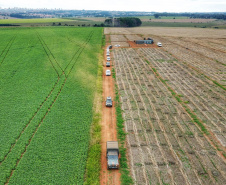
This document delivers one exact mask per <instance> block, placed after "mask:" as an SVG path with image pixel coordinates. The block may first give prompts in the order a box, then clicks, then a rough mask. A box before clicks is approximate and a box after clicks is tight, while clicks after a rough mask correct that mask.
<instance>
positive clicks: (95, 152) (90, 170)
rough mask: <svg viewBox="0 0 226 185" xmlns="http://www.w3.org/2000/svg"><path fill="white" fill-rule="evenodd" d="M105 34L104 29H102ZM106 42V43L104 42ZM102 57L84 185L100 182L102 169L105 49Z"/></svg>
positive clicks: (95, 184) (96, 184) (100, 59)
mask: <svg viewBox="0 0 226 185" xmlns="http://www.w3.org/2000/svg"><path fill="white" fill-rule="evenodd" d="M102 34H103V31H102ZM103 43H104V44H103ZM104 45H105V37H104V34H103V37H102V46H104ZM100 53H101V54H100V58H99V63H98V74H97V84H96V95H95V100H94V114H93V122H92V126H91V139H90V146H89V151H88V157H87V163H86V174H85V180H84V185H88V184H93V185H98V184H100V169H101V116H102V115H101V112H102V110H101V105H102V104H101V100H102V92H103V88H102V84H103V79H102V74H103V66H102V60H103V50H102V51H101V52H100Z"/></svg>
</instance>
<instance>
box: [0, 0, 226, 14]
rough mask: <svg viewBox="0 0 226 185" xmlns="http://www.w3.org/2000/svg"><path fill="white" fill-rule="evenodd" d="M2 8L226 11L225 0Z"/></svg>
mask: <svg viewBox="0 0 226 185" xmlns="http://www.w3.org/2000/svg"><path fill="white" fill-rule="evenodd" d="M0 7H2V8H9V7H10V8H13V7H20V8H49V9H51V8H53V9H54V8H57V9H58V8H61V9H76V10H81V9H85V10H118V11H157V12H225V11H226V1H225V0H155V1H154V0H112V1H107V0H81V1H75V0H5V1H4V2H1V3H0Z"/></svg>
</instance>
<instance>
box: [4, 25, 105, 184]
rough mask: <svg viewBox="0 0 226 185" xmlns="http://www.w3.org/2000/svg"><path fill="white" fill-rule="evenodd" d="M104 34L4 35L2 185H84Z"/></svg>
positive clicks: (8, 31) (42, 31)
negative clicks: (6, 184) (99, 58)
mask: <svg viewBox="0 0 226 185" xmlns="http://www.w3.org/2000/svg"><path fill="white" fill-rule="evenodd" d="M102 31H103V30H102V29H101V28H73V27H52V28H2V29H0V40H1V43H0V97H1V98H0V104H1V106H0V149H1V150H0V184H5V183H9V184H82V183H83V181H84V173H85V167H86V160H87V152H88V147H89V141H90V125H91V123H92V118H93V110H92V107H93V99H94V93H95V90H96V78H97V72H98V65H97V64H98V57H99V53H100V52H101V42H102Z"/></svg>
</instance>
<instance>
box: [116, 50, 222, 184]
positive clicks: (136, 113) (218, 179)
mask: <svg viewBox="0 0 226 185" xmlns="http://www.w3.org/2000/svg"><path fill="white" fill-rule="evenodd" d="M137 52H138V53H137ZM155 54H156V53H153V52H149V55H150V56H152V55H155ZM158 57H159V58H160V59H161V60H164V59H165V58H164V55H161V54H160V53H158ZM168 59H169V60H170V59H171V58H170V56H168ZM114 61H115V68H116V79H117V84H118V86H119V90H120V95H121V100H122V108H123V110H124V119H125V120H126V121H125V128H126V131H127V133H128V136H127V142H128V148H129V153H130V156H129V158H130V161H131V171H132V175H133V178H134V181H135V182H136V184H145V183H146V184H148V183H151V184H158V183H159V184H164V183H168V184H182V183H185V184H221V183H223V182H224V181H225V169H226V164H225V162H224V160H223V159H222V158H221V157H220V156H218V153H217V152H216V151H215V149H214V148H213V147H212V145H211V144H210V143H209V142H208V140H207V139H206V137H204V136H203V134H202V132H201V131H200V130H199V128H198V127H197V126H196V125H195V124H194V122H193V121H192V119H191V118H190V116H189V115H188V114H187V112H186V111H185V110H184V108H183V107H182V106H181V105H180V104H179V103H178V102H177V101H176V99H175V98H174V97H173V96H172V94H171V92H170V91H169V90H168V89H167V88H166V87H165V86H164V84H163V83H162V81H161V80H160V79H159V78H158V76H156V73H155V69H152V68H151V66H150V65H149V62H150V61H146V60H145V59H144V57H143V54H141V53H140V52H139V51H137V50H135V49H118V50H115V52H114Z"/></svg>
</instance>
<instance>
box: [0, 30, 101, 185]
mask: <svg viewBox="0 0 226 185" xmlns="http://www.w3.org/2000/svg"><path fill="white" fill-rule="evenodd" d="M59 29H61V28H59ZM24 30H26V29H24ZM49 30H51V29H49ZM99 30H100V29H88V30H86V32H84V36H85V38H84V37H83V38H84V39H83V38H82V39H83V41H82V42H83V43H82V44H80V46H79V47H78V46H77V49H75V50H74V51H72V52H73V53H71V55H70V57H71V59H69V60H68V61H67V63H68V65H64V66H65V67H64V68H63V67H62V65H60V64H59V63H58V62H59V60H58V58H59V55H58V54H56V52H55V51H54V50H53V49H52V48H50V47H52V46H50V47H49V40H47V39H46V38H45V39H44V37H43V35H44V34H46V33H47V34H49V33H51V32H45V31H46V30H44V29H41V30H40V29H37V30H32V29H31V30H30V32H31V33H33V34H34V35H36V38H35V37H33V38H35V39H36V40H37V42H36V43H37V44H38V47H39V48H42V52H43V53H45V55H43V56H44V57H46V59H47V60H46V61H48V62H49V64H48V65H49V67H50V66H52V70H53V71H55V72H54V75H55V80H56V81H55V82H54V83H53V86H52V88H51V91H49V92H48V95H47V96H46V98H45V99H43V101H42V103H41V104H40V105H39V107H38V109H37V110H36V111H35V112H34V114H33V116H31V118H30V120H29V122H27V124H25V125H24V127H23V129H22V131H21V132H20V133H19V135H18V137H17V138H16V140H15V142H14V144H12V145H11V148H10V149H9V152H8V153H7V154H6V155H5V156H4V158H3V160H2V161H1V164H0V165H1V166H0V168H1V170H0V171H1V173H0V181H1V183H9V184H10V183H16V182H23V178H21V177H22V176H21V175H19V174H20V173H21V172H22V173H26V174H27V175H28V174H29V172H31V170H27V165H29V164H28V163H29V161H31V160H34V158H33V157H32V159H31V160H27V158H29V157H30V156H31V154H32V153H33V151H35V150H37V148H39V149H40V145H38V147H37V146H36V147H34V144H35V143H37V141H39V140H40V136H41V135H42V133H43V129H44V128H45V127H46V126H47V127H49V126H50V125H49V126H48V124H47V123H48V122H49V123H50V120H49V119H50V117H51V119H52V120H54V119H55V118H54V117H53V115H54V113H57V110H56V108H57V107H58V106H59V102H61V103H62V97H65V95H66V94H65V91H66V90H67V89H68V85H69V84H71V83H72V82H73V81H72V74H73V76H74V75H77V76H78V77H79V75H80V76H81V75H83V74H81V72H78V71H77V69H78V68H79V67H80V66H82V65H81V60H82V58H83V60H84V59H85V61H87V57H84V56H85V55H84V50H85V51H89V50H90V46H91V45H92V44H94V45H96V46H97V50H98V48H100V44H101V39H99V37H101V34H100V32H99ZM26 31H27V30H26ZM47 31H48V30H47ZM51 31H52V30H51ZM54 31H58V30H57V29H56V30H54ZM67 31H68V32H67V33H70V34H73V32H70V31H72V29H71V30H67ZM75 31H78V30H75ZM78 32H79V31H78ZM87 33H88V34H87ZM94 35H95V36H94ZM20 37H21V36H20ZM18 39H20V38H18ZM57 39H61V40H62V38H60V37H59V38H57ZM95 39H99V40H95ZM38 41H39V42H38ZM96 41H97V43H95V42H96ZM16 44H17V45H18V42H17V43H16ZM74 44H76V42H74ZM71 45H72V44H71ZM13 46H14V45H13ZM15 46H16V45H15ZM65 49H67V48H65ZM9 51H11V49H10V50H9ZM40 51H41V50H40ZM53 51H54V52H55V53H54V52H53ZM95 51H96V50H95ZM89 52H90V51H89ZM98 52H99V50H98V51H97V53H98ZM9 53H10V52H9ZM11 53H12V51H11ZM89 54H91V55H93V54H92V53H91V52H90V53H89ZM61 55H62V54H61ZM10 56H11V55H10ZM70 57H69V58H70ZM81 57H82V58H81ZM92 57H93V61H94V62H95V60H96V59H95V58H96V56H95V54H94V55H93V56H92ZM6 59H8V55H7V57H6ZM96 61H97V60H96ZM6 64H9V62H8V61H7V62H4V63H3V65H4V67H5V65H6ZM87 64H88V65H90V64H89V63H87ZM3 65H2V66H3ZM91 65H93V64H91ZM75 66H76V67H75ZM93 66H94V65H93ZM54 68H55V69H54ZM96 69H97V68H96V67H92V66H91V68H90V70H88V71H87V74H90V77H91V75H92V76H93V75H94V76H96V75H95V74H97V70H96ZM75 70H76V71H77V72H76V73H75ZM91 70H93V71H91ZM81 71H82V70H81ZM95 71H96V72H95ZM1 73H2V72H1ZM21 74H22V73H21ZM79 78H80V77H79ZM79 78H78V79H79ZM92 78H93V77H92ZM86 79H87V77H86V78H83V80H82V81H79V80H77V82H76V83H77V84H78V85H79V84H80V87H81V86H83V83H84V82H83V81H85V80H86ZM93 81H95V82H96V80H94V78H93V79H90V83H91V82H93ZM73 83H74V82H73ZM65 86H66V87H65ZM72 87H73V86H72ZM78 87H79V86H78ZM84 87H85V86H84ZM84 87H83V89H84ZM92 87H93V86H90V87H89V88H88V89H87V91H90V90H91V88H92ZM62 91H64V93H62ZM83 91H84V90H82V92H83ZM72 92H73V91H72ZM75 94H78V95H79V92H78V93H77V92H75ZM83 94H84V95H85V96H87V101H88V104H87V106H88V112H87V111H86V112H87V116H88V117H87V119H85V120H86V124H87V126H88V125H89V122H90V121H91V120H90V115H91V114H92V113H91V112H90V110H91V109H90V107H92V101H93V99H92V98H93V95H92V94H93V93H90V95H89V96H88V95H86V93H84V92H83ZM68 97H70V98H72V97H71V96H68ZM75 99H76V100H78V99H77V98H76V96H75ZM82 101H84V96H83V100H82ZM63 102H64V101H63ZM55 104H56V105H55ZM63 104H65V103H63ZM80 106H81V105H80ZM65 110H70V109H68V108H66V107H65ZM81 111H85V107H84V108H82V109H81ZM59 116H61V117H62V118H63V117H64V116H63V114H59V115H58V117H59ZM62 118H61V119H62ZM76 119H78V118H76ZM61 121H62V120H61ZM55 122H58V120H56V119H55ZM70 122H71V121H69V122H68V123H70ZM66 123H67V122H66ZM84 126H85V125H84ZM85 127H86V126H85ZM78 129H80V128H78ZM82 129H84V128H82ZM87 129H88V130H89V127H87ZM88 130H87V131H85V132H83V133H84V134H83V136H82V137H84V138H86V140H87V139H88V140H89V137H88V135H87V137H86V136H85V134H86V133H87V132H88ZM45 131H47V130H45ZM45 131H44V132H45ZM62 131H64V129H63V130H62ZM53 134H54V132H53ZM42 137H43V136H42ZM76 137H77V136H76ZM86 140H83V142H84V141H85V142H86ZM46 141H51V140H46ZM46 146H48V145H46ZM68 146H70V145H68ZM86 146H87V144H85V145H83V148H84V151H87V150H86V149H85V148H86ZM75 147H76V145H75ZM49 149H50V150H51V147H50V148H49ZM47 151H48V150H47ZM79 152H81V151H79V150H77V153H78V154H79ZM43 154H44V155H46V154H48V153H43ZM49 154H51V155H53V154H54V153H49ZM78 154H77V155H78ZM32 155H34V154H32ZM62 155H63V154H62ZM71 157H72V158H73V156H70V158H71ZM36 161H37V160H36ZM66 161H67V160H66ZM85 162H86V157H85V156H84V160H82V165H83V168H79V171H77V172H76V173H73V174H74V175H75V174H76V175H78V177H79V178H73V179H70V178H68V177H64V178H67V181H70V182H74V181H77V182H82V181H83V178H82V179H81V178H80V176H81V177H83V175H84V173H81V172H82V171H81V170H84V164H85ZM56 164H57V163H56ZM52 165H53V164H52ZM29 166H31V165H29ZM31 167H32V166H31ZM65 167H66V166H65ZM32 168H33V167H32ZM72 168H74V167H72ZM33 170H34V169H33ZM35 170H43V169H39V168H36V169H35ZM36 175H37V176H39V175H41V173H36ZM46 175H47V176H48V175H50V174H48V173H47V174H46ZM27 178H28V179H29V180H30V181H34V180H35V179H31V178H29V175H28V176H27ZM44 178H45V177H44V176H43V178H42V179H44ZM48 178H49V177H48ZM58 178H62V176H61V177H60V176H59V177H58ZM38 179H40V178H37V179H36V180H38Z"/></svg>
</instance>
